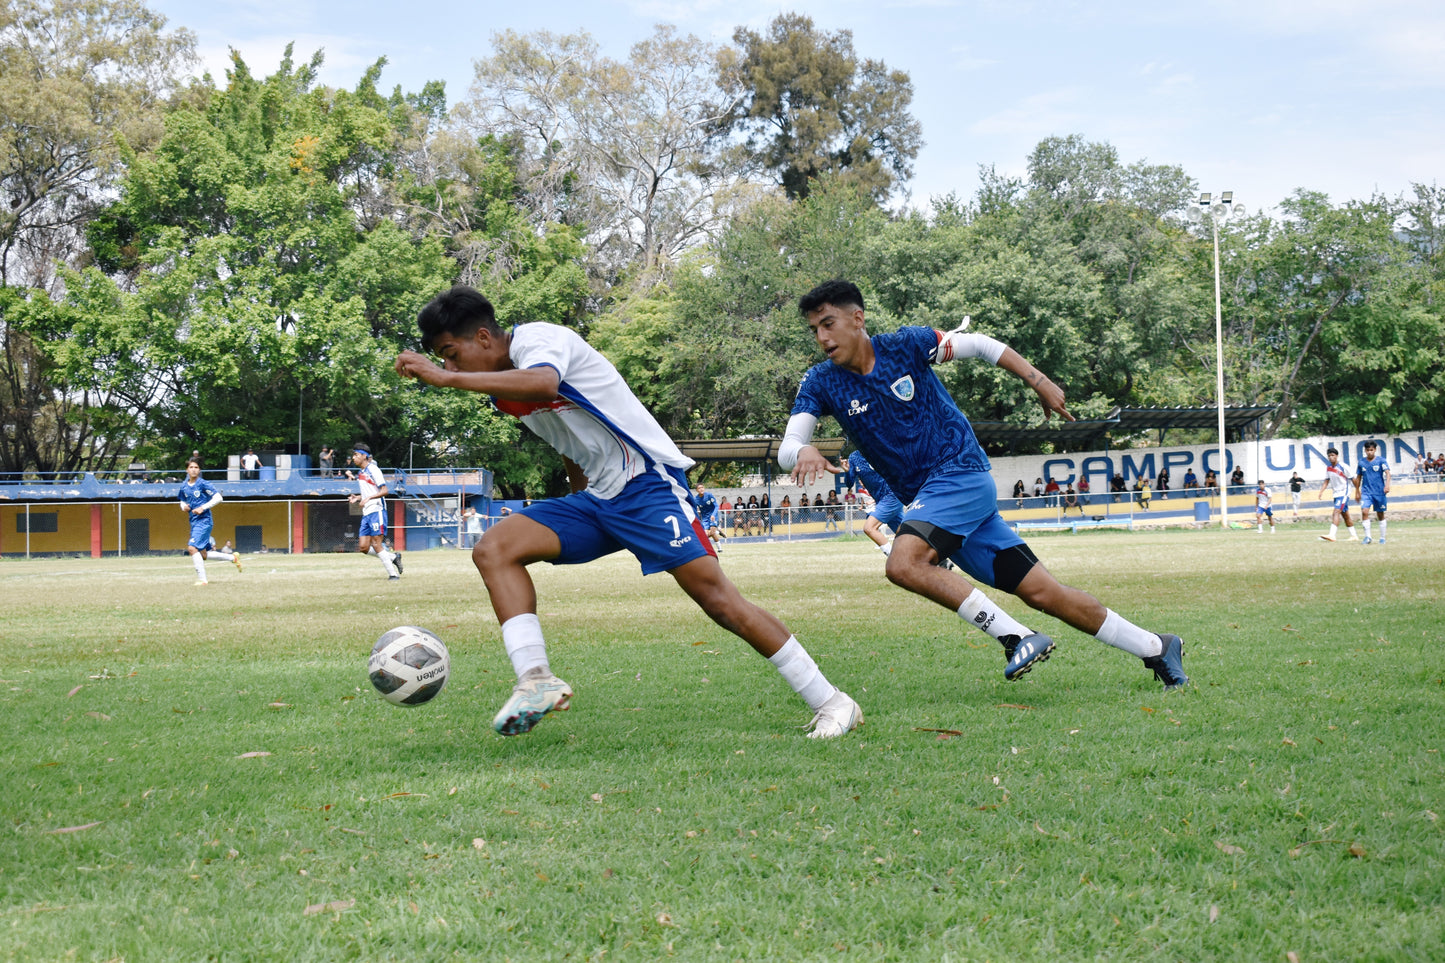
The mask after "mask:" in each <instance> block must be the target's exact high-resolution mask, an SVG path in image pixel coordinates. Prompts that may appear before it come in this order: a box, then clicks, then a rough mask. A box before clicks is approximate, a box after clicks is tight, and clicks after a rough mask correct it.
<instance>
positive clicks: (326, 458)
mask: <svg viewBox="0 0 1445 963" xmlns="http://www.w3.org/2000/svg"><path fill="white" fill-rule="evenodd" d="M317 464H318V466H319V467H320V469H321V477H322V478H330V477H331V476H332V474H333V471H332V469H334V468H335V467H336V452H334V451H332V450H331V448H330V446H327V445H323V446H322V447H321V456H320V458H318V459H317Z"/></svg>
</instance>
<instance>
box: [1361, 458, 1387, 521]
mask: <svg viewBox="0 0 1445 963" xmlns="http://www.w3.org/2000/svg"><path fill="white" fill-rule="evenodd" d="M1389 474H1390V462H1389V460H1388V459H1386V458H1385V456H1384V455H1376V456H1375V457H1374V458H1371V459H1369V460H1368V461H1362V462H1360V467H1359V469H1358V470H1357V471H1356V472H1355V480H1356V481H1358V482H1359V483H1360V510H1361V511H1366V512H1370V511H1375V512H1383V511H1384V510H1385V479H1386V478H1387V477H1388V476H1389ZM1372 506H1373V507H1372Z"/></svg>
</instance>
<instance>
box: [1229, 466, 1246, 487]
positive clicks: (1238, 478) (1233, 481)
mask: <svg viewBox="0 0 1445 963" xmlns="http://www.w3.org/2000/svg"><path fill="white" fill-rule="evenodd" d="M1229 486H1230V488H1231V490H1232V489H1235V488H1243V487H1244V469H1243V468H1236V469H1235V470H1234V474H1232V475H1230V476H1229Z"/></svg>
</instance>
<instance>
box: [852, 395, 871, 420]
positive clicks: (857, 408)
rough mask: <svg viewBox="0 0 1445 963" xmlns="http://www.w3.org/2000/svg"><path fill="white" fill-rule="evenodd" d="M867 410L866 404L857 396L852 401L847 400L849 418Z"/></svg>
mask: <svg viewBox="0 0 1445 963" xmlns="http://www.w3.org/2000/svg"><path fill="white" fill-rule="evenodd" d="M867 410H868V406H867V405H865V404H862V403H860V402H859V401H858V399H857V398H854V399H853V400H852V401H850V402H848V417H850V418H852V417H853V416H855V415H861V414H862V413H863V412H865V411H867Z"/></svg>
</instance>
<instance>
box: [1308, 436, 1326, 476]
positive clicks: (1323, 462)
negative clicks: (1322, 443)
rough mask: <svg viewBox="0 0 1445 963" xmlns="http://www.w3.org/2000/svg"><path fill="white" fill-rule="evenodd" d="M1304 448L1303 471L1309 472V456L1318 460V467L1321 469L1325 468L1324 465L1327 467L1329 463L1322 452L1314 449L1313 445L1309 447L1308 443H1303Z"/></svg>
mask: <svg viewBox="0 0 1445 963" xmlns="http://www.w3.org/2000/svg"><path fill="white" fill-rule="evenodd" d="M1304 448H1305V471H1309V470H1310V461H1311V459H1310V456H1311V455H1314V456H1315V458H1318V459H1319V460H1320V466H1321V467H1323V466H1325V465H1328V464H1329V463H1330V459H1329V457H1328V456H1327V455H1326V454H1325V453H1324V452H1322V451H1320V450H1319V449H1318V448H1316V447H1315V446H1314V445H1311V444H1310V443H1309V442H1305V446H1304Z"/></svg>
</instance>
